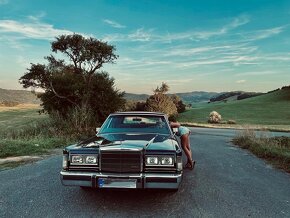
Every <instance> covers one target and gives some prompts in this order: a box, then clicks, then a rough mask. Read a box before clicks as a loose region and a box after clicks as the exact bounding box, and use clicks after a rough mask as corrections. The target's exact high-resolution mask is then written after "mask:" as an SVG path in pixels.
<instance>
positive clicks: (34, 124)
mask: <svg viewBox="0 0 290 218" xmlns="http://www.w3.org/2000/svg"><path fill="white" fill-rule="evenodd" d="M75 140H76V139H73V137H71V136H65V135H64V134H62V132H61V131H59V130H58V129H56V128H55V126H54V125H53V122H52V121H51V120H50V118H49V117H48V116H47V115H39V114H38V112H37V109H13V110H4V111H1V112H0V158H4V157H10V156H22V155H40V154H46V153H48V152H49V150H50V149H54V148H63V147H65V146H66V145H67V144H70V143H72V142H73V141H75Z"/></svg>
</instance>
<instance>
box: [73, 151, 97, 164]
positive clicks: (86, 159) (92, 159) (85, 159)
mask: <svg viewBox="0 0 290 218" xmlns="http://www.w3.org/2000/svg"><path fill="white" fill-rule="evenodd" d="M71 165H98V155H89V154H86V155H71Z"/></svg>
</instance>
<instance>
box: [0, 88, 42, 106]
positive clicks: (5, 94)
mask: <svg viewBox="0 0 290 218" xmlns="http://www.w3.org/2000/svg"><path fill="white" fill-rule="evenodd" d="M5 101H9V102H17V103H19V104H39V103H40V101H39V99H37V97H36V96H35V95H34V94H32V93H31V92H30V91H25V90H8V89H1V88H0V103H2V102H5Z"/></svg>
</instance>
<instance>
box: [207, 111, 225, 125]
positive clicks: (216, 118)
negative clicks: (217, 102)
mask: <svg viewBox="0 0 290 218" xmlns="http://www.w3.org/2000/svg"><path fill="white" fill-rule="evenodd" d="M221 121H222V116H221V115H220V114H219V113H218V112H216V111H212V112H211V113H210V114H209V118H208V123H220V122H221Z"/></svg>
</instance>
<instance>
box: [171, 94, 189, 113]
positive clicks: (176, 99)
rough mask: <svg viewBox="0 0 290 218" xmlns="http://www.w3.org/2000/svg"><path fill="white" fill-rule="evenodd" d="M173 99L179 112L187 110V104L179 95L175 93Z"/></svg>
mask: <svg viewBox="0 0 290 218" xmlns="http://www.w3.org/2000/svg"><path fill="white" fill-rule="evenodd" d="M171 99H172V101H173V103H174V104H175V106H176V108H177V112H178V113H182V112H184V111H185V109H186V105H185V104H183V102H182V100H181V98H180V97H179V96H177V95H175V94H174V95H172V96H171Z"/></svg>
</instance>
